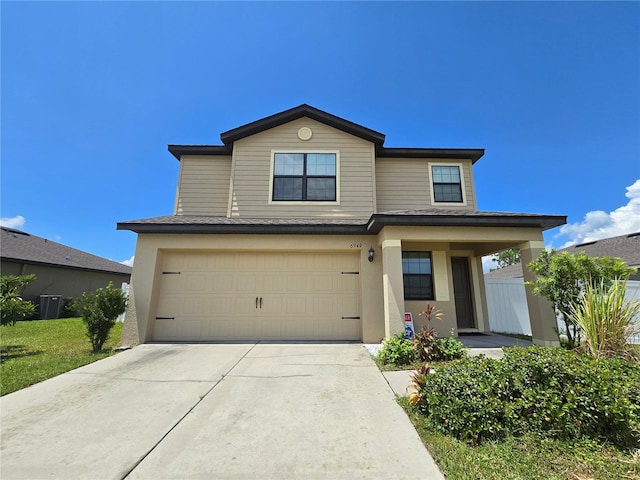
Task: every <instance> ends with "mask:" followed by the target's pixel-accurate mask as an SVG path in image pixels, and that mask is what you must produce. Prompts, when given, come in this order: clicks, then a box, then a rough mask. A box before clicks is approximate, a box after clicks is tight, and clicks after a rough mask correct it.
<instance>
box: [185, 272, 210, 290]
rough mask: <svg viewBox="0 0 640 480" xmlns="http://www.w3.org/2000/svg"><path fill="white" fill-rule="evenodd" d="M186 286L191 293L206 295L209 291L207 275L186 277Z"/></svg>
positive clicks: (199, 274) (194, 274)
mask: <svg viewBox="0 0 640 480" xmlns="http://www.w3.org/2000/svg"><path fill="white" fill-rule="evenodd" d="M184 284H185V288H186V289H187V291H189V292H192V293H196V292H201V293H204V292H206V291H207V274H206V273H191V274H188V275H185V279H184Z"/></svg>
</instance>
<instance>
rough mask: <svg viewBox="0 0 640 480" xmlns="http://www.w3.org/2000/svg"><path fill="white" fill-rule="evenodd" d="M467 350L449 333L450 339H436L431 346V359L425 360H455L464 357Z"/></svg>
mask: <svg viewBox="0 0 640 480" xmlns="http://www.w3.org/2000/svg"><path fill="white" fill-rule="evenodd" d="M466 353H467V349H466V348H464V345H463V344H462V342H460V341H459V340H458V339H456V338H455V337H454V336H453V332H451V336H450V337H443V338H438V339H437V340H436V341H435V343H434V344H433V350H432V353H431V358H430V359H427V360H455V359H457V358H462V357H464V356H465V355H466Z"/></svg>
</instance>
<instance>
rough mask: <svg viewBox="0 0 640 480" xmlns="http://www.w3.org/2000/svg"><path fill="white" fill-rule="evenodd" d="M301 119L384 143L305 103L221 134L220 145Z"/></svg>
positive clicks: (379, 135)
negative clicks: (305, 118)
mask: <svg viewBox="0 0 640 480" xmlns="http://www.w3.org/2000/svg"><path fill="white" fill-rule="evenodd" d="M302 117H308V118H311V119H313V120H315V121H317V122H320V123H324V124H325V125H329V126H330V127H333V128H337V129H338V130H342V131H343V132H346V133H349V134H351V135H354V136H356V137H360V138H362V139H364V140H367V141H370V142H372V143H374V144H376V145H380V146H381V145H382V144H383V143H384V138H385V136H384V134H382V133H379V132H376V131H375V130H371V129H370V128H367V127H363V126H362V125H358V124H357V123H354V122H350V121H349V120H345V119H344V118H340V117H337V116H335V115H332V114H330V113H327V112H325V111H323V110H320V109H318V108H315V107H312V106H311V105H307V104H305V103H303V104H302V105H299V106H297V107H294V108H290V109H289V110H285V111H284V112H280V113H276V114H274V115H270V116H268V117H265V118H261V119H260V120H256V121H255V122H251V123H247V124H246V125H242V126H241V127H237V128H234V129H232V130H228V131H226V132H223V133H221V134H220V140H222V143H224V144H225V145H226V146H230V145H231V144H233V142H235V141H236V140H240V139H241V138H245V137H248V136H250V135H255V134H256V133H260V132H264V131H265V130H269V129H271V128H274V127H278V126H280V125H283V124H285V123H289V122H291V121H293V120H297V119H299V118H302Z"/></svg>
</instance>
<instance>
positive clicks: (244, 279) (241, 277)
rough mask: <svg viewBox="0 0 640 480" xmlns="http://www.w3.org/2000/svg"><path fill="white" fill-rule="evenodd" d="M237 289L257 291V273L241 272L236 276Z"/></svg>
mask: <svg viewBox="0 0 640 480" xmlns="http://www.w3.org/2000/svg"><path fill="white" fill-rule="evenodd" d="M234 283H235V290H236V291H237V292H254V293H255V292H256V291H257V290H258V283H257V278H256V274H255V273H240V274H238V275H237V276H236V278H235V282H234Z"/></svg>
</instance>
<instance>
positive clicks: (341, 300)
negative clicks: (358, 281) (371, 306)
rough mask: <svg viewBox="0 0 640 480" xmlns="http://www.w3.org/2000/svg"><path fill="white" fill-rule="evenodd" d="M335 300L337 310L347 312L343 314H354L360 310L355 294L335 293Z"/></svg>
mask: <svg viewBox="0 0 640 480" xmlns="http://www.w3.org/2000/svg"><path fill="white" fill-rule="evenodd" d="M335 301H336V303H337V304H338V307H337V308H338V311H339V312H347V313H346V314H345V315H343V316H355V315H357V313H358V311H359V310H360V309H359V308H358V307H359V303H360V302H359V299H358V297H357V296H355V295H337V296H336V297H335Z"/></svg>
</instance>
